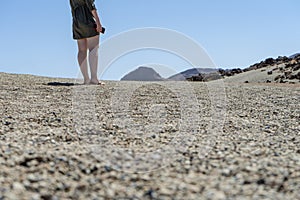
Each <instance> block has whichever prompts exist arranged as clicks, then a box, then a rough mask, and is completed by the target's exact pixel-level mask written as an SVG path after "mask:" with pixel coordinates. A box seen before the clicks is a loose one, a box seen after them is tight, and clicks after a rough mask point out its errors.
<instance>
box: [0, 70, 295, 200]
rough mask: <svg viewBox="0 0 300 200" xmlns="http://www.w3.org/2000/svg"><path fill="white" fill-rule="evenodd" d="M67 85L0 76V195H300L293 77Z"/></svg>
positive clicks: (33, 197)
mask: <svg viewBox="0 0 300 200" xmlns="http://www.w3.org/2000/svg"><path fill="white" fill-rule="evenodd" d="M251 73H252V72H251ZM55 82H56V83H55ZM73 82H74V80H72V79H53V78H46V77H37V76H32V75H17V74H6V73H0V88H1V89H0V93H1V95H0V120H1V125H0V169H1V170H0V199H1V200H2V199H47V200H51V199H52V200H55V199H219V200H221V199H291V200H295V199H300V124H299V121H300V104H299V103H300V84H279V83H270V84H267V83H255V82H252V81H250V83H248V84H246V83H243V81H234V79H231V80H230V79H228V80H226V79H225V80H221V81H218V82H216V83H215V84H214V83H212V84H207V83H199V82H188V83H187V82H148V83H142V82H113V81H106V85H105V86H97V85H94V86H91V85H89V86H84V85H79V84H75V85H73V84H66V83H73ZM49 83H50V84H49ZM51 83H52V84H51Z"/></svg>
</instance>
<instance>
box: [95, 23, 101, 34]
mask: <svg viewBox="0 0 300 200" xmlns="http://www.w3.org/2000/svg"><path fill="white" fill-rule="evenodd" d="M96 31H97V32H98V33H101V32H102V25H101V24H100V23H99V24H97V28H96Z"/></svg>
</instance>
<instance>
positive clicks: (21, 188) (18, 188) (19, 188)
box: [12, 182, 25, 191]
mask: <svg viewBox="0 0 300 200" xmlns="http://www.w3.org/2000/svg"><path fill="white" fill-rule="evenodd" d="M12 186H13V189H14V190H16V191H25V187H24V186H23V184H22V183H19V182H14V183H13V185H12Z"/></svg>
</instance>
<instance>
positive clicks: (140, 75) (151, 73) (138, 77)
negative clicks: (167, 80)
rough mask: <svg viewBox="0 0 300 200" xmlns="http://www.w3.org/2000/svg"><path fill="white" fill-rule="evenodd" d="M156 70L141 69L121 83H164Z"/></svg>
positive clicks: (130, 74) (128, 75) (124, 78)
mask: <svg viewBox="0 0 300 200" xmlns="http://www.w3.org/2000/svg"><path fill="white" fill-rule="evenodd" d="M163 80H164V78H162V77H161V76H160V75H159V74H158V73H157V72H156V71H155V70H154V69H152V68H149V67H139V68H138V69H136V70H134V71H132V72H130V73H129V74H127V75H125V76H124V77H123V78H122V79H121V81H163Z"/></svg>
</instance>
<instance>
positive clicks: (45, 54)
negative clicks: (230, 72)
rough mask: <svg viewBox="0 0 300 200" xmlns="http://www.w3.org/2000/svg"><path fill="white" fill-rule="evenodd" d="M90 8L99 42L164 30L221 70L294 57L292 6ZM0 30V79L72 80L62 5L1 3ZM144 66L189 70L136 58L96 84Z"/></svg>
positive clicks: (194, 3)
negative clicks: (101, 30)
mask: <svg viewBox="0 0 300 200" xmlns="http://www.w3.org/2000/svg"><path fill="white" fill-rule="evenodd" d="M96 6H97V8H98V11H99V14H100V16H101V19H102V24H103V25H104V26H105V27H106V28H107V33H106V34H105V35H103V36H102V37H101V41H102V42H105V41H107V40H109V39H110V38H111V37H113V36H114V35H117V34H120V33H122V32H124V31H128V30H131V29H136V28H143V27H160V28H167V29H171V30H175V31H179V32H181V33H183V34H185V35H186V36H188V37H190V38H192V39H193V40H195V41H196V42H197V43H198V44H199V45H201V47H203V49H205V50H206V52H207V53H208V55H209V56H210V57H211V58H212V60H213V61H214V63H215V64H216V65H217V66H218V67H222V68H234V67H241V68H244V67H248V66H249V65H251V64H253V63H256V62H259V61H261V60H263V59H265V58H267V57H277V56H279V55H291V54H293V53H296V52H300V39H299V36H300V26H299V24H298V23H299V19H300V12H299V8H300V1H299V0H251V1H250V0H249V1H246V0H245V1H241V0H227V1H222V0H187V1H179V0H178V1H177V0H176V1H174V0H151V1H145V0H96ZM0 25H1V31H0V34H1V35H0V36H1V37H0V44H1V54H0V71H1V72H9V73H26V74H35V75H43V76H51V77H71V78H73V77H77V74H78V72H79V71H78V65H77V61H76V55H77V44H76V42H75V41H74V40H73V39H72V29H71V12H70V6H69V0H51V1H41V0H28V1H24V0H9V1H2V2H1V6H0ZM100 54H101V51H100ZM148 54H149V55H150V54H151V56H148ZM147 63H160V64H165V65H168V66H169V67H171V68H173V72H179V71H182V70H185V69H187V68H189V67H191V66H188V65H187V63H186V62H184V61H182V60H181V59H179V58H176V57H175V56H174V55H173V56H172V55H167V54H166V53H158V52H149V51H144V52H135V53H132V54H130V55H127V56H123V57H122V58H121V59H120V60H118V61H117V62H116V63H114V64H113V65H112V66H111V68H110V70H108V71H107V72H106V73H105V74H103V75H102V76H101V78H102V79H114V80H116V79H119V78H121V77H122V76H123V75H124V74H125V73H126V72H129V71H130V70H132V69H134V68H136V67H137V66H139V65H143V64H147ZM200 67H205V66H200ZM163 75H164V76H167V75H171V74H167V73H166V74H163Z"/></svg>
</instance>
